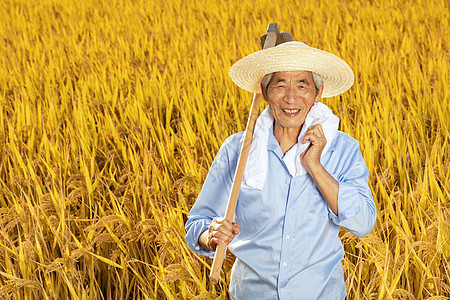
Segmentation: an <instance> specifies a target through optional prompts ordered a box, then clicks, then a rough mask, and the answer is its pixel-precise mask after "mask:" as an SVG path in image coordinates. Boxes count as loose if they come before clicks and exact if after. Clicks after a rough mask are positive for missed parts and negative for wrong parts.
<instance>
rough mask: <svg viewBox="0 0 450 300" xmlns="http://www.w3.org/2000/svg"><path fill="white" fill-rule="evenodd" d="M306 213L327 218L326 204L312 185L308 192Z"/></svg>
mask: <svg viewBox="0 0 450 300" xmlns="http://www.w3.org/2000/svg"><path fill="white" fill-rule="evenodd" d="M307 211H308V213H310V214H313V215H315V216H319V217H328V204H327V202H326V201H325V198H323V196H322V194H321V193H320V191H319V190H318V189H317V187H316V186H315V185H314V187H313V188H311V189H310V191H309V197H308V210H307Z"/></svg>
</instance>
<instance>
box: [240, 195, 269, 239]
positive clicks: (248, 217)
mask: <svg viewBox="0 0 450 300" xmlns="http://www.w3.org/2000/svg"><path fill="white" fill-rule="evenodd" d="M264 200H267V199H264V197H263V196H262V192H261V191H258V190H252V189H248V188H241V190H240V193H239V200H238V203H237V206H236V215H235V221H236V222H237V223H239V225H241V231H240V234H239V235H240V237H243V236H247V235H249V236H255V235H257V234H259V233H260V232H262V231H264V229H266V228H267V227H268V226H269V225H270V222H271V220H272V217H273V216H274V207H273V206H272V205H270V204H268V203H265V201H264Z"/></svg>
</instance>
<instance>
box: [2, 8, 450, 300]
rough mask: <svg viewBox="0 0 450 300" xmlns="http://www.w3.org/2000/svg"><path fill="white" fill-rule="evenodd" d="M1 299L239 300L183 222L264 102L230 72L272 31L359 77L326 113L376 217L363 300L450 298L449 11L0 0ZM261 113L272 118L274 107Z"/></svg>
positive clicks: (349, 267) (356, 249) (355, 272)
mask: <svg viewBox="0 0 450 300" xmlns="http://www.w3.org/2000/svg"><path fill="white" fill-rule="evenodd" d="M0 15H1V16H2V21H1V22H0V66H1V67H0V107H1V108H0V206H1V208H0V253H1V254H0V299H227V297H228V296H227V292H226V290H227V284H228V280H229V272H230V269H231V265H232V260H233V258H232V257H231V256H229V257H228V258H227V260H226V263H225V267H224V269H223V270H224V271H223V273H222V274H223V276H222V279H221V281H220V284H219V285H217V286H212V285H210V284H209V282H208V279H207V278H208V274H209V266H210V263H211V261H210V260H209V259H204V258H201V257H199V256H197V255H195V254H193V253H192V252H191V251H190V250H189V249H188V247H187V245H186V243H185V242H184V234H185V233H184V222H185V220H186V215H187V213H188V211H189V209H190V207H191V206H192V204H193V203H194V201H195V199H196V195H197V194H198V192H199V191H200V189H201V186H202V183H203V180H204V179H205V177H206V174H207V171H208V169H209V166H210V164H211V163H212V160H213V159H214V156H215V154H216V152H217V151H218V149H219V147H220V145H221V143H222V142H223V141H224V140H225V138H226V137H227V136H229V135H230V134H232V133H235V132H238V131H241V130H243V129H244V128H245V123H246V120H247V114H248V111H249V107H250V103H251V98H252V95H250V94H249V93H247V92H245V91H242V90H239V88H237V87H236V86H235V85H234V84H233V83H232V82H231V80H230V79H229V77H228V68H229V67H230V66H231V64H232V63H234V62H235V61H236V60H238V59H239V58H241V57H243V56H245V55H247V54H249V53H251V52H254V51H256V50H258V49H259V48H260V46H259V37H260V36H261V35H262V34H263V33H265V30H266V28H267V24H268V23H271V22H278V25H279V27H280V30H281V31H289V32H291V33H292V34H293V35H294V37H295V38H296V40H300V41H303V42H305V43H307V44H308V45H310V46H314V47H318V48H320V49H323V50H327V51H330V52H332V53H335V54H336V55H338V56H340V57H342V58H343V59H345V60H346V61H347V62H348V63H349V64H350V66H351V67H352V68H353V70H354V72H355V75H356V82H355V85H354V86H353V88H352V89H351V90H350V91H349V92H346V93H345V94H343V95H342V96H340V97H335V98H330V99H325V100H324V102H325V103H326V104H327V105H329V106H330V108H332V110H333V111H334V112H335V113H336V114H337V115H338V116H339V117H340V118H341V130H343V131H345V132H347V133H349V134H350V135H351V136H353V137H354V138H356V139H357V140H359V141H360V145H361V151H362V154H363V156H364V158H365V160H366V163H367V165H368V167H369V171H370V175H371V176H370V185H371V187H372V190H373V193H374V196H375V201H376V205H377V208H378V221H377V223H376V225H375V228H374V230H373V231H372V233H371V234H370V235H369V236H367V237H365V238H363V239H358V238H355V237H353V236H352V235H350V234H349V233H347V232H346V231H345V230H342V232H341V236H342V240H343V242H344V245H345V249H346V257H345V258H344V260H343V266H344V272H345V276H346V285H347V290H348V293H349V299H448V297H449V295H450V281H449V278H450V240H449V238H450V226H449V225H450V224H449V217H450V204H449V198H450V166H449V164H450V146H449V143H450V121H449V120H450V104H449V97H450V89H449V85H450V78H449V66H450V63H449V45H450V26H449V25H450V24H449V20H450V8H449V2H448V1H445V0H441V1H439V0H430V1H419V0H417V1H413V0H406V1H393V0H386V1H381V0H380V1H375V0H374V1H350V0H348V1H332V0H325V1H320V2H319V1H305V0H301V1H278V0H270V1H269V0H267V1H266V0H258V1H244V2H243V3H241V1H237V0H209V1H207V0H165V1H164V0H156V1H144V0H142V1H138V0H136V1H135V0H129V1H125V0H122V1H116V0H110V1H106V0H103V1H102V0H98V1H94V0H83V1H69V0H58V1H57V0H41V1H37V0H35V1H28V0H2V1H1V2H0ZM261 109H262V107H261Z"/></svg>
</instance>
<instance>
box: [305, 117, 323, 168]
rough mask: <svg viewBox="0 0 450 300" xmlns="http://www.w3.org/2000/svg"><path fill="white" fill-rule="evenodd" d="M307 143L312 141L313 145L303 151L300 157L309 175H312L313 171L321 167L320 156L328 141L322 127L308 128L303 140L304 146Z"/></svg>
mask: <svg viewBox="0 0 450 300" xmlns="http://www.w3.org/2000/svg"><path fill="white" fill-rule="evenodd" d="M307 141H310V142H311V144H310V145H309V146H308V148H306V150H305V151H303V153H302V154H301V155H300V157H301V159H302V164H303V166H304V167H305V168H306V170H307V171H308V173H310V174H311V170H312V169H314V168H315V167H320V166H321V163H320V156H321V155H322V151H323V149H324V148H325V145H326V144H327V139H326V138H325V134H324V133H323V129H322V125H320V124H316V125H312V126H310V127H309V128H308V131H307V132H306V134H305V136H304V137H303V139H302V144H304V143H306V142H307Z"/></svg>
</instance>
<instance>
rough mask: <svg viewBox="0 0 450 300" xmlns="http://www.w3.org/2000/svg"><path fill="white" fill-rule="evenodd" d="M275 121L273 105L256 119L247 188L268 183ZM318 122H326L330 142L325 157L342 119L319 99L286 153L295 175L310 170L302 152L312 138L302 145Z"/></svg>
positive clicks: (249, 157)
mask: <svg viewBox="0 0 450 300" xmlns="http://www.w3.org/2000/svg"><path fill="white" fill-rule="evenodd" d="M273 120H274V118H273V115H272V112H271V111H270V108H269V106H267V107H266V109H265V110H264V111H263V113H262V114H261V115H260V116H259V118H258V120H256V124H255V131H254V133H253V140H252V144H251V146H250V150H249V155H248V159H247V164H246V166H245V171H244V178H243V181H242V185H243V186H244V187H246V188H251V189H257V190H262V189H263V187H264V183H265V182H266V176H267V169H268V165H269V156H268V151H267V143H268V140H269V130H270V129H271V127H272V124H273ZM315 124H321V125H322V129H323V132H324V134H325V138H326V140H327V144H326V145H325V148H324V149H323V151H322V156H323V155H324V154H325V153H326V152H327V151H328V149H329V148H330V145H331V142H332V141H333V139H334V137H335V136H336V133H337V131H338V127H339V118H338V117H337V116H336V115H335V114H333V112H332V111H331V110H330V109H329V108H328V106H326V105H325V104H323V103H322V102H316V103H315V104H314V105H313V106H312V107H311V110H310V111H309V113H308V115H307V116H306V119H305V123H304V124H303V126H302V130H301V131H300V134H299V136H298V140H297V141H298V143H297V144H296V146H294V147H293V148H291V149H290V150H289V151H288V152H287V153H286V155H285V157H284V159H283V160H284V162H285V164H286V166H287V168H288V171H289V173H290V174H291V176H292V177H297V176H302V175H305V174H306V173H307V171H306V169H305V167H303V165H302V163H301V158H300V154H301V153H302V152H303V151H305V150H306V148H307V147H308V146H309V144H310V143H311V142H310V141H308V142H306V143H305V144H302V142H301V141H302V139H303V137H304V136H305V134H306V131H307V130H308V128H309V127H310V126H311V125H315ZM243 136H244V135H243ZM242 143H243V138H242V140H241V145H242ZM291 150H292V151H294V150H295V155H292V154H291V153H290V151H291ZM289 154H290V155H289Z"/></svg>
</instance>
